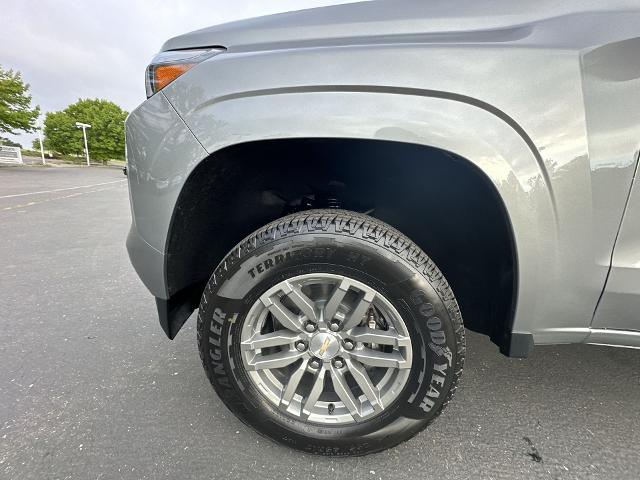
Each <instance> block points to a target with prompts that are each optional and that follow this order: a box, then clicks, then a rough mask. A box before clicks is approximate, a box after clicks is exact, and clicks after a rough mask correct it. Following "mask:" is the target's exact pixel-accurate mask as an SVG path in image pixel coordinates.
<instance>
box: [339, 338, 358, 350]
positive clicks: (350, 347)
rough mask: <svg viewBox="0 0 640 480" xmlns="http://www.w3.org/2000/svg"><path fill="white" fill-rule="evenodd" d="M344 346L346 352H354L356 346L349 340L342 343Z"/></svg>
mask: <svg viewBox="0 0 640 480" xmlns="http://www.w3.org/2000/svg"><path fill="white" fill-rule="evenodd" d="M342 345H343V346H344V349H345V350H353V348H354V347H355V346H356V344H355V343H353V340H351V339H349V338H347V339H346V340H345V341H344V342H342Z"/></svg>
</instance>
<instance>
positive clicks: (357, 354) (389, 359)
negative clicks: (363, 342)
mask: <svg viewBox="0 0 640 480" xmlns="http://www.w3.org/2000/svg"><path fill="white" fill-rule="evenodd" d="M349 356H350V357H351V358H354V359H356V360H357V361H359V362H360V363H363V364H364V365H369V366H370V367H384V368H410V367H411V363H410V362H408V361H407V360H405V358H404V357H403V356H402V355H401V354H400V352H397V351H393V352H388V353H387V352H380V351H379V350H373V349H371V348H366V347H364V348H361V349H356V350H352V351H351V352H349Z"/></svg>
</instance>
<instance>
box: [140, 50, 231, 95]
mask: <svg viewBox="0 0 640 480" xmlns="http://www.w3.org/2000/svg"><path fill="white" fill-rule="evenodd" d="M223 51H224V49H223V48H198V49H193V50H173V51H168V52H160V53H159V54H157V55H156V56H155V57H153V60H151V63H150V64H149V66H148V67H147V71H146V75H145V76H146V82H145V86H146V90H147V98H149V97H150V96H151V95H153V94H154V93H156V92H158V91H160V90H162V89H163V88H164V87H166V86H167V85H169V84H170V83H171V82H173V81H174V80H175V79H176V78H178V77H179V76H180V75H182V74H183V73H185V72H186V71H188V70H189V69H190V68H192V67H194V66H195V65H197V64H198V63H200V62H202V61H204V60H206V59H207V58H210V57H212V56H214V55H216V54H218V53H220V52H223Z"/></svg>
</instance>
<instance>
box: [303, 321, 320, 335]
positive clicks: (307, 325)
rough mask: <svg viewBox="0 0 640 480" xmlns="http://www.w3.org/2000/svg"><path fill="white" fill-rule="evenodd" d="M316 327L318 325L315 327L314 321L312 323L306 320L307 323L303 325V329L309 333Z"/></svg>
mask: <svg viewBox="0 0 640 480" xmlns="http://www.w3.org/2000/svg"><path fill="white" fill-rule="evenodd" d="M316 328H318V327H317V326H316V324H315V323H313V322H307V324H306V325H305V327H304V329H305V330H306V331H307V332H309V333H311V332H315V331H316Z"/></svg>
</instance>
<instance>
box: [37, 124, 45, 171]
mask: <svg viewBox="0 0 640 480" xmlns="http://www.w3.org/2000/svg"><path fill="white" fill-rule="evenodd" d="M38 140H40V156H41V157H42V165H46V162H45V161H44V146H43V145H42V122H40V128H38Z"/></svg>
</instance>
